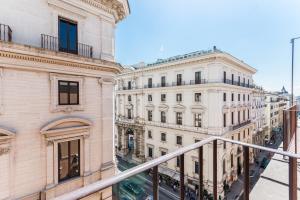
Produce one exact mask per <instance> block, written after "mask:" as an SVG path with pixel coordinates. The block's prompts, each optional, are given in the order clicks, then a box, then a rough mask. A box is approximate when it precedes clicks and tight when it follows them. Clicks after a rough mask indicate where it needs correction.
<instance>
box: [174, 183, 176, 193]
mask: <svg viewBox="0 0 300 200" xmlns="http://www.w3.org/2000/svg"><path fill="white" fill-rule="evenodd" d="M173 190H174V192H175V191H176V185H175V184H174V185H173Z"/></svg>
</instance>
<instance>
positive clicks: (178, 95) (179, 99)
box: [176, 94, 182, 102]
mask: <svg viewBox="0 0 300 200" xmlns="http://www.w3.org/2000/svg"><path fill="white" fill-rule="evenodd" d="M176 101H177V102H181V101H182V94H176Z"/></svg>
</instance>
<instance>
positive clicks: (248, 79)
mask: <svg viewBox="0 0 300 200" xmlns="http://www.w3.org/2000/svg"><path fill="white" fill-rule="evenodd" d="M249 86H250V84H249V79H248V87H249Z"/></svg>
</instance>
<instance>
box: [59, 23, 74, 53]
mask: <svg viewBox="0 0 300 200" xmlns="http://www.w3.org/2000/svg"><path fill="white" fill-rule="evenodd" d="M58 26H59V28H58V32H59V33H58V40H59V42H58V45H59V50H60V51H64V52H68V53H75V54H77V52H78V48H77V24H76V23H74V22H71V21H69V20H65V19H62V18H59V24H58Z"/></svg>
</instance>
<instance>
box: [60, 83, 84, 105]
mask: <svg viewBox="0 0 300 200" xmlns="http://www.w3.org/2000/svg"><path fill="white" fill-rule="evenodd" d="M58 94H59V95H58V103H59V105H78V104H79V83H78V82H73V81H58Z"/></svg>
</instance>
